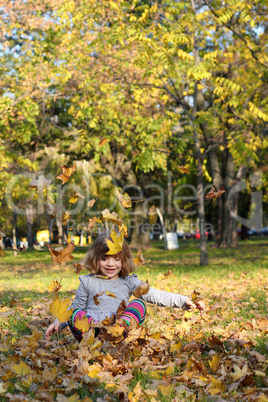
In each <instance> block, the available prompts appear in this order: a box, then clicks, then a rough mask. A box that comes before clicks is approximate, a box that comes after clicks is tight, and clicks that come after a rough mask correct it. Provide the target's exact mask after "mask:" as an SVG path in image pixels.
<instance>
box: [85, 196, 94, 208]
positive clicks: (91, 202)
mask: <svg viewBox="0 0 268 402" xmlns="http://www.w3.org/2000/svg"><path fill="white" fill-rule="evenodd" d="M95 202H96V200H95V198H92V200H90V201H88V203H87V206H88V207H89V208H92V207H93V205H94V204H95Z"/></svg>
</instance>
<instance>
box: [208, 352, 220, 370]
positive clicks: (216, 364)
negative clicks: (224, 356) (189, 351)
mask: <svg viewBox="0 0 268 402" xmlns="http://www.w3.org/2000/svg"><path fill="white" fill-rule="evenodd" d="M209 365H210V368H211V370H212V372H213V373H216V371H217V370H218V368H219V365H220V358H219V356H218V354H217V353H215V354H214V355H213V356H212V359H211V360H210V361H209Z"/></svg>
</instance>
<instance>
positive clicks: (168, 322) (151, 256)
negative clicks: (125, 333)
mask: <svg viewBox="0 0 268 402" xmlns="http://www.w3.org/2000/svg"><path fill="white" fill-rule="evenodd" d="M152 246H153V247H152V248H151V249H150V250H146V251H144V257H145V261H146V265H144V266H141V267H138V269H137V274H138V275H139V277H140V278H141V279H143V280H148V281H149V284H150V285H151V286H153V287H156V288H158V289H162V290H167V291H170V292H174V293H180V294H184V295H189V296H191V295H192V296H193V297H196V296H197V297H199V298H202V299H203V300H204V302H205V304H206V306H207V311H206V312H205V313H203V315H202V316H200V314H199V312H198V311H194V312H191V313H188V312H184V311H180V310H175V309H171V308H161V307H157V306H151V305H150V306H148V317H147V320H146V324H145V328H146V331H147V333H146V334H144V333H140V334H139V335H138V337H136V338H135V336H134V335H133V342H132V341H131V342H130V343H129V344H128V346H129V349H128V352H126V349H122V348H124V344H125V341H123V342H121V343H119V344H118V345H117V346H113V348H112V349H108V351H109V353H108V352H107V350H105V349H100V350H99V349H97V350H96V351H94V352H93V351H90V352H89V353H90V356H91V358H90V360H89V361H90V365H91V366H90V367H93V369H92V370H93V371H92V372H94V373H95V374H94V375H90V374H88V375H87V376H86V377H87V379H88V382H86V381H84V380H82V381H81V378H82V375H80V377H79V381H78V379H77V377H76V376H77V374H76V375H75V374H74V373H73V372H74V368H73V367H74V366H75V367H76V369H75V370H78V372H79V370H80V371H81V368H80V366H79V363H77V353H78V352H79V351H77V349H78V345H77V344H76V343H75V342H74V341H73V340H72V338H71V336H70V334H69V332H68V330H65V331H63V332H62V334H61V335H60V336H58V337H55V339H54V341H53V342H51V344H52V346H51V345H50V346H49V345H47V343H46V342H45V341H44V339H43V335H44V332H45V329H46V327H47V325H48V324H49V322H51V321H52V320H53V318H52V317H51V315H50V313H49V305H50V303H51V301H52V299H53V297H54V295H53V294H51V293H49V292H48V286H49V284H50V283H51V281H52V280H56V279H57V280H58V281H60V280H61V279H62V282H61V284H62V288H61V289H60V291H59V295H60V297H68V298H70V299H73V297H74V295H75V290H76V289H77V287H78V285H79V279H78V278H79V275H81V274H87V271H82V272H81V273H80V274H79V275H77V274H75V273H74V269H73V266H72V263H67V264H64V265H62V266H59V265H56V264H53V263H52V262H51V259H50V254H49V253H48V251H47V250H45V251H35V250H34V251H28V250H27V251H26V252H25V253H20V254H18V255H17V257H14V256H13V252H11V251H8V252H7V254H6V256H5V259H3V260H1V262H0V264H1V272H0V294H1V298H0V300H1V302H0V327H1V343H2V348H1V350H0V363H1V365H0V400H3V401H5V400H9V398H12V395H24V396H25V397H26V396H27V397H28V398H30V399H31V398H33V395H35V394H36V395H37V396H38V395H39V397H40V399H42V398H44V395H46V396H47V397H48V396H49V398H52V399H51V400H53V398H54V399H55V398H62V399H59V400H62V401H63V400H65V399H64V396H65V397H71V396H72V395H74V396H73V399H70V400H79V399H80V400H85V401H86V400H87V399H85V398H86V397H91V398H92V399H93V400H95V399H97V398H98V397H100V398H104V396H105V395H110V397H111V398H112V399H113V400H117V399H118V400H119V399H120V398H121V399H122V395H123V396H124V397H128V398H129V400H130V401H139V400H163V401H169V400H173V399H174V398H175V395H176V397H177V398H179V399H177V400H187V401H188V400H195V399H197V400H204V401H205V400H210V398H212V399H211V400H215V399H213V398H215V397H219V396H223V398H225V399H226V400H230V399H231V398H238V399H239V398H240V400H259V401H261V400H265V399H261V398H265V397H266V396H267V395H266V396H265V392H266V391H265V389H267V387H268V383H267V374H268V371H267V362H268V339H267V333H268V255H267V246H268V239H266V238H261V239H259V240H251V241H247V242H241V243H240V244H239V247H238V248H237V249H229V250H220V249H215V248H211V246H210V244H209V262H210V264H209V266H208V267H200V266H199V248H198V242H196V241H180V248H179V249H178V250H172V251H167V250H165V249H164V247H163V243H161V242H155V243H152ZM85 253H86V248H76V249H75V251H74V252H73V256H74V259H73V261H72V262H79V261H80V260H81V259H82V258H83V257H84V255H85ZM133 254H134V255H135V254H136V251H133ZM36 330H38V331H39V332H40V333H41V335H38V336H37V335H36V333H35V332H33V331H36ZM32 332H33V334H35V335H31V336H32V337H34V336H35V338H36V339H35V348H34V347H32V346H31V347H30V349H29V345H28V343H29V342H30V341H29V339H30V338H29V334H31V333H32ZM27 335H28V338H27ZM39 338H40V339H39ZM32 340H33V339H32V338H31V342H32ZM27 342H28V343H27ZM31 345H32V343H31ZM22 346H23V347H24V348H25V355H24V354H23V352H21V351H20V349H21V347H22ZM27 347H28V349H27ZM91 347H92V345H89V346H88V348H89V350H90V348H91ZM61 348H62V349H61ZM80 348H81V345H80ZM27 350H28V352H27V353H26V351H27ZM40 350H41V352H38V351H40ZM51 350H53V353H54V358H55V357H56V362H57V363H56V365H57V376H59V377H60V380H59V381H58V382H57V379H56V377H57V376H55V375H53V367H54V364H52V363H51V361H53V357H51ZM79 350H80V349H79ZM38 353H40V356H39V355H38ZM81 353H82V352H81ZM107 353H108V356H109V359H111V362H112V366H113V368H112V367H110V366H109V365H108V363H107V361H108V360H109V359H108V360H107V359H106V358H104V357H103V356H107ZM61 354H65V356H66V359H67V360H68V362H69V363H68V367H67V368H66V365H65V364H64V363H63V361H62V359H61V358H60V356H61ZM45 355H46V356H45ZM78 355H79V354H78ZM37 357H38V358H39V362H38V363H37V360H38V359H37ZM1 360H2V362H1ZM80 360H81V356H80ZM80 360H79V361H80ZM22 361H23V362H26V363H27V364H28V367H30V368H31V373H27V369H25V370H26V371H25V372H24V371H23V369H22V372H21V373H19V372H18V369H15V368H14V367H15V366H16V367H20V366H19V365H20V364H22V363H21V362H22ZM15 363H16V365H15V366H14V364H15ZM12 364H13V366H12ZM36 365H37V366H36ZM110 365H111V363H110ZM69 366H70V367H72V368H71V369H70V367H69ZM7 367H8V368H7ZM12 367H13V369H12ZM115 367H118V369H116V370H115ZM94 370H95V371H94ZM8 373H9V374H8ZM70 373H71V374H70ZM96 373H97V374H96ZM54 374H55V373H54ZM80 374H81V373H80ZM84 374H85V373H84ZM64 379H65V380H64ZM72 382H73V383H75V384H79V386H78V385H76V386H73V387H72V386H71V385H70V384H72ZM21 384H23V385H21ZM66 384H68V386H67V385H66ZM120 392H121V394H120ZM1 395H2V396H1ZM1 398H2V399H1ZM75 398H76V399H75ZM153 398H155V399H153ZM258 398H259V399H258ZM66 400H67V399H66Z"/></svg>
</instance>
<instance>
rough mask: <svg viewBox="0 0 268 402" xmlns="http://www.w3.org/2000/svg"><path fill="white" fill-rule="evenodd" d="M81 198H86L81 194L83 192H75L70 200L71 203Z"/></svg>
mask: <svg viewBox="0 0 268 402" xmlns="http://www.w3.org/2000/svg"><path fill="white" fill-rule="evenodd" d="M79 198H80V199H81V200H84V199H85V197H84V196H83V195H81V194H79V193H77V192H75V193H73V195H72V197H71V198H70V199H69V202H70V203H71V204H75V203H76V202H77V201H78V200H79Z"/></svg>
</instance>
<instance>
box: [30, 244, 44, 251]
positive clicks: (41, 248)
mask: <svg viewBox="0 0 268 402" xmlns="http://www.w3.org/2000/svg"><path fill="white" fill-rule="evenodd" d="M33 248H34V249H35V250H36V251H42V250H44V248H43V246H40V245H39V244H34V246H33Z"/></svg>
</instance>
